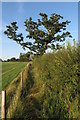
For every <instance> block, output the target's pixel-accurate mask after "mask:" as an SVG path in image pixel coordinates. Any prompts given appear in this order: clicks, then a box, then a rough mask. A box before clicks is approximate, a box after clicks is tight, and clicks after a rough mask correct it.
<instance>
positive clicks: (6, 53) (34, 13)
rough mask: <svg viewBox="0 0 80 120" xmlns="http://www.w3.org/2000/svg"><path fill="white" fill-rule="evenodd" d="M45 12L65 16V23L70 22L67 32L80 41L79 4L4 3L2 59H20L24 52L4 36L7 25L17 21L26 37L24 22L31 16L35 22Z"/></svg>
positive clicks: (20, 30)
mask: <svg viewBox="0 0 80 120" xmlns="http://www.w3.org/2000/svg"><path fill="white" fill-rule="evenodd" d="M40 12H43V13H46V14H48V15H49V16H50V14H52V13H57V14H60V15H62V16H63V21H65V20H70V21H71V23H70V24H69V25H68V26H67V30H68V31H70V32H71V34H72V36H73V38H75V39H76V40H78V3H77V2H64V3H63V2H60V3H59V2H52V3H51V2H42V3H41V2H38V3H37V2H34V3H32V2H30V3H29V2H14V3H13V2H11V3H10V2H3V3H2V57H1V56H0V57H1V58H2V59H7V58H11V57H19V54H20V52H26V51H24V50H23V49H22V48H21V46H19V45H18V44H17V43H16V42H15V41H13V40H10V39H8V38H7V36H5V35H4V34H3V31H4V30H5V28H6V25H9V24H10V23H11V22H13V21H16V22H17V23H18V26H19V32H22V33H23V35H24V37H25V36H26V31H25V26H24V21H25V20H26V18H29V17H30V16H31V17H32V19H33V20H34V21H36V20H37V19H38V18H40V16H39V13H40Z"/></svg>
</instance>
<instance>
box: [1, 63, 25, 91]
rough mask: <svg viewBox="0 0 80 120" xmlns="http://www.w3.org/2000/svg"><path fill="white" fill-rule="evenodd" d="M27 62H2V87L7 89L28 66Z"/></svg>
mask: <svg viewBox="0 0 80 120" xmlns="http://www.w3.org/2000/svg"><path fill="white" fill-rule="evenodd" d="M26 64H27V62H3V63H2V89H5V88H6V87H7V86H8V85H9V84H10V82H11V81H12V80H13V79H14V78H15V77H17V75H18V74H19V73H20V72H21V71H22V69H23V68H24V67H25V66H26Z"/></svg>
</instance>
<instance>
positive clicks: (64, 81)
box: [33, 43, 80, 120]
mask: <svg viewBox="0 0 80 120" xmlns="http://www.w3.org/2000/svg"><path fill="white" fill-rule="evenodd" d="M78 55H79V43H77V44H74V46H73V47H72V46H71V44H70V43H68V45H67V48H65V47H63V48H62V50H58V51H57V52H55V53H53V54H48V55H44V56H42V57H39V58H36V59H35V61H34V65H33V68H34V69H33V73H34V81H35V82H37V84H39V86H40V84H44V92H43V94H42V97H41V104H42V118H46V119H50V118H54V119H59V120H64V119H73V118H75V119H80V115H79V113H80V107H79V106H80V98H79V96H80V70H79V66H80V61H79V56H78ZM37 80H38V81H37Z"/></svg>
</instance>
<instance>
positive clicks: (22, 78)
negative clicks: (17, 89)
mask: <svg viewBox="0 0 80 120" xmlns="http://www.w3.org/2000/svg"><path fill="white" fill-rule="evenodd" d="M21 88H22V90H23V72H21Z"/></svg>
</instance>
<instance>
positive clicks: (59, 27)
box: [4, 13, 72, 55]
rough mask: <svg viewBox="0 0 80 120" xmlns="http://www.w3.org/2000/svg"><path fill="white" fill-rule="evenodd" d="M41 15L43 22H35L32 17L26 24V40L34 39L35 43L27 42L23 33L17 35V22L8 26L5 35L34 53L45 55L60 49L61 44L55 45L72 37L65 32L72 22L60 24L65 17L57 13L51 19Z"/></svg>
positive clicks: (43, 14)
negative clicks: (49, 49) (49, 51)
mask: <svg viewBox="0 0 80 120" xmlns="http://www.w3.org/2000/svg"><path fill="white" fill-rule="evenodd" d="M39 15H40V16H41V20H40V19H38V22H34V21H33V20H32V18H31V17H30V18H29V20H28V19H26V21H25V22H24V24H25V27H26V31H27V32H28V33H29V34H28V35H27V36H26V38H29V39H33V42H30V41H29V42H28V41H27V42H25V41H24V38H23V35H22V33H20V34H18V33H17V30H18V26H17V22H12V23H11V25H9V26H6V27H7V29H6V31H4V33H5V34H6V35H7V36H8V38H9V39H13V40H14V41H16V42H17V43H18V44H20V45H21V46H22V47H23V48H24V49H25V48H29V49H30V50H31V51H32V52H34V53H36V54H38V55H43V54H44V53H45V51H46V50H47V49H48V48H51V49H55V48H56V49H58V48H60V45H59V44H56V45H55V44H54V43H55V42H56V41H57V42H63V41H65V38H66V37H72V36H71V35H70V32H68V31H66V32H63V31H64V30H66V25H68V24H69V23H70V21H68V20H66V21H65V22H60V19H63V17H62V16H60V15H58V14H55V13H54V14H51V16H50V18H49V19H48V15H47V14H45V13H40V14H39ZM59 33H60V34H59Z"/></svg>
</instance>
